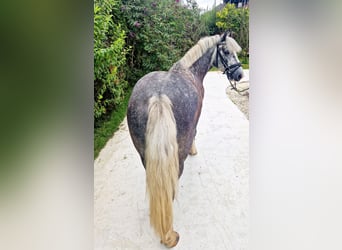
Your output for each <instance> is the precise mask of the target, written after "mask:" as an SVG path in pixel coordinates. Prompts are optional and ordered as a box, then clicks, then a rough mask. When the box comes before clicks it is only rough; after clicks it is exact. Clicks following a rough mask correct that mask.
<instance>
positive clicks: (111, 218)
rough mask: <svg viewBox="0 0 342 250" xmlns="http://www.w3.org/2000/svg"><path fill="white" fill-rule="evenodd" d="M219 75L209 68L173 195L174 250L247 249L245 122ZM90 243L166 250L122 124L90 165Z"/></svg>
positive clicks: (246, 128)
mask: <svg viewBox="0 0 342 250" xmlns="http://www.w3.org/2000/svg"><path fill="white" fill-rule="evenodd" d="M227 87H228V82H227V79H226V76H225V75H222V73H219V72H209V73H208V74H207V75H206V77H205V79H204V88H205V96H204V103H203V109H202V115H201V117H200V120H199V124H198V127H197V136H196V145H197V150H198V154H197V155H196V156H189V157H188V158H187V160H186V161H185V164H184V172H183V175H182V177H181V178H180V181H179V192H178V197H177V200H176V201H175V202H174V229H175V230H176V231H177V232H178V233H179V234H180V240H179V243H178V245H177V246H176V247H174V248H173V249H184V250H187V249H189V250H192V249H231V250H240V249H247V245H248V230H249V227H248V222H249V219H248V213H249V211H248V205H249V204H248V201H249V197H248V193H249V190H248V182H249V169H248V154H249V142H248V141H249V122H248V120H247V119H246V117H245V116H244V115H243V114H242V113H241V112H240V111H239V110H238V108H237V107H236V106H235V105H234V104H233V103H232V102H231V101H230V100H229V98H228V97H227V95H226V91H225V90H226V88H227ZM94 189H95V191H94V237H95V240H94V241H95V242H94V248H95V249H98V250H99V249H105V250H107V249H108V250H109V249H110V250H113V249H148V250H153V249H166V247H164V246H163V245H162V244H160V243H159V239H158V237H157V236H156V235H155V234H154V232H153V230H152V228H151V227H150V225H149V210H148V198H147V196H146V191H145V190H146V189H145V170H144V168H143V166H142V164H141V162H140V158H139V156H138V153H137V152H136V151H135V148H134V146H133V144H132V141H131V138H130V136H129V133H128V128H127V121H126V119H125V121H124V122H123V123H122V124H121V125H120V129H119V131H117V132H116V133H115V134H114V136H113V138H111V139H110V140H109V141H108V143H107V144H106V146H105V147H104V149H103V150H102V151H101V152H100V154H99V157H98V158H97V159H96V160H95V164H94Z"/></svg>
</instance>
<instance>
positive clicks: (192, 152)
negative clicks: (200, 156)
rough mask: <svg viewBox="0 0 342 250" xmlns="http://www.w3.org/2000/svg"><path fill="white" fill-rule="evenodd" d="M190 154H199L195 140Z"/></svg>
mask: <svg viewBox="0 0 342 250" xmlns="http://www.w3.org/2000/svg"><path fill="white" fill-rule="evenodd" d="M189 154H190V155H196V154H197V149H196V145H195V139H194V140H193V142H192V145H191V149H190V152H189Z"/></svg>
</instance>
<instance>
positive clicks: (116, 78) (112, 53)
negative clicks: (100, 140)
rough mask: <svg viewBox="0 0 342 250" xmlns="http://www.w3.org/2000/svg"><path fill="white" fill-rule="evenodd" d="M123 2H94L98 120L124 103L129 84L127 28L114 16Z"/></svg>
mask: <svg viewBox="0 0 342 250" xmlns="http://www.w3.org/2000/svg"><path fill="white" fill-rule="evenodd" d="M120 5H121V3H120V1H116V0H95V3H94V99H95V100H94V117H95V123H96V121H98V120H99V119H101V118H103V116H104V115H109V113H110V111H112V109H113V108H115V106H116V105H118V104H120V103H121V101H122V100H123V98H124V90H125V88H126V87H127V81H126V80H125V74H124V67H125V65H126V53H127V49H126V48H125V31H124V30H123V29H122V27H121V25H120V24H119V23H118V24H115V23H114V20H113V14H114V13H115V11H119V8H120Z"/></svg>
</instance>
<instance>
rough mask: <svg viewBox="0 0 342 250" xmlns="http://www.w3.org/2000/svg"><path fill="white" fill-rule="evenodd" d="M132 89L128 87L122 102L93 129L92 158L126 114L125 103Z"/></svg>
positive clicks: (97, 153)
mask: <svg viewBox="0 0 342 250" xmlns="http://www.w3.org/2000/svg"><path fill="white" fill-rule="evenodd" d="M131 93H132V89H129V90H128V91H127V93H126V96H125V98H124V100H123V102H122V103H121V104H120V105H119V106H118V107H117V108H116V109H115V110H114V111H113V112H112V114H111V115H110V116H109V117H108V119H106V120H105V121H102V122H101V123H100V124H99V126H98V127H96V128H95V129H94V159H96V157H97V156H98V155H99V153H100V151H101V149H102V148H103V147H104V146H105V145H106V143H107V141H108V140H109V139H110V138H111V137H112V136H113V134H114V132H115V131H117V130H118V128H119V125H120V123H121V122H122V121H123V119H124V118H125V116H126V112H127V105H128V100H129V97H130V96H131Z"/></svg>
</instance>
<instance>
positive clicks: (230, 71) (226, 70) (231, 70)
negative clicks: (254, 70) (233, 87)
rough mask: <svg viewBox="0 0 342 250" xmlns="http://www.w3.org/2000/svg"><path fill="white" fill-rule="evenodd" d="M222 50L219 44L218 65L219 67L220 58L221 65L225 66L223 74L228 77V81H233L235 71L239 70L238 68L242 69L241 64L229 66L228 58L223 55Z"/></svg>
mask: <svg viewBox="0 0 342 250" xmlns="http://www.w3.org/2000/svg"><path fill="white" fill-rule="evenodd" d="M221 52H222V49H221V47H220V44H217V52H216V65H218V58H219V57H220V59H221V63H222V64H223V67H224V71H223V74H226V75H227V78H228V80H231V79H233V74H234V72H235V71H237V70H238V68H240V67H241V63H240V62H238V63H234V64H232V65H229V64H228V62H227V60H226V58H224V56H223V55H222V54H221Z"/></svg>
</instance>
